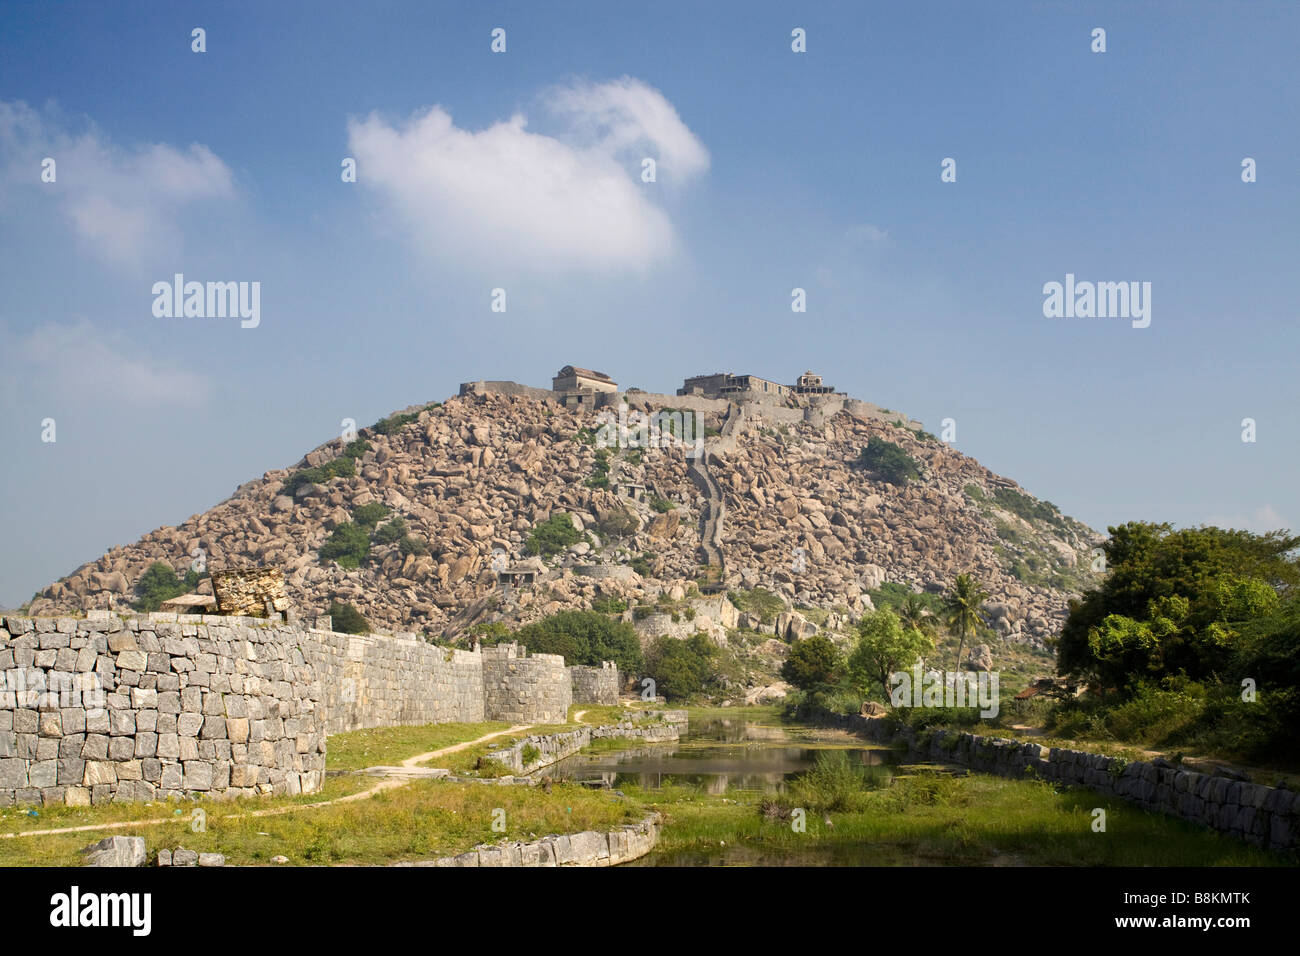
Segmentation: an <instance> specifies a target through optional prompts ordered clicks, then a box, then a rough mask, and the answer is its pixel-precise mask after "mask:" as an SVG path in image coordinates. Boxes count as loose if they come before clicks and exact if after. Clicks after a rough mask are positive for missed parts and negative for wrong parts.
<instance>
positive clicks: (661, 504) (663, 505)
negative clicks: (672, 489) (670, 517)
mask: <svg viewBox="0 0 1300 956" xmlns="http://www.w3.org/2000/svg"><path fill="white" fill-rule="evenodd" d="M650 507H651V508H652V509H653V510H655V511H657V512H659V514H664V513H666V512H669V511H672V510H673V509H674V508H676V507H677V506H676V505H675V504H673V503H672V502H671V501H669V500H668V499H667V498H660V497H659V496H658V495H655V496H654V497H653V498H651V499H650Z"/></svg>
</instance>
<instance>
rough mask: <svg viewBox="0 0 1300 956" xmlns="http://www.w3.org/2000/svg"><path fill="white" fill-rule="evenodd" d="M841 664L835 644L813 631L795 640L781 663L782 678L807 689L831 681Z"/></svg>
mask: <svg viewBox="0 0 1300 956" xmlns="http://www.w3.org/2000/svg"><path fill="white" fill-rule="evenodd" d="M843 663H844V662H843V659H842V657H841V655H840V652H839V651H838V650H836V649H835V645H834V644H832V643H831V642H830V641H829V640H828V639H827V638H826V637H824V636H823V635H821V634H814V635H813V636H812V637H807V638H804V639H803V640H802V641H795V643H794V646H793V647H791V648H790V654H789V656H787V657H786V659H785V662H784V663H783V664H782V665H781V677H782V678H783V679H784V680H786V681H788V682H789V683H791V684H793V685H794V686H795V687H798V688H800V689H801V690H810V689H812V688H814V687H822V686H827V685H830V684H834V683H835V682H836V680H837V679H838V676H839V671H840V669H841V667H842V666H843Z"/></svg>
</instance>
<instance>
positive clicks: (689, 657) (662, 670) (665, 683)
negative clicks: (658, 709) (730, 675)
mask: <svg viewBox="0 0 1300 956" xmlns="http://www.w3.org/2000/svg"><path fill="white" fill-rule="evenodd" d="M717 656H718V649H717V647H715V646H714V644H713V642H712V641H710V640H709V638H708V637H707V636H706V635H704V634H696V635H694V636H693V637H689V638H687V639H686V640H684V641H682V640H678V639H676V638H673V637H668V636H667V635H664V636H661V637H659V638H657V639H656V640H655V642H654V643H653V644H651V645H650V650H649V651H648V652H647V654H646V662H645V670H646V673H647V675H648V676H650V677H652V678H654V682H655V690H656V692H657V693H659V694H662V695H663V696H664V697H666V698H667V699H668V700H670V701H680V700H689V699H690V698H692V697H696V696H698V695H700V694H702V693H704V692H706V691H707V690H709V689H710V688H711V687H712V686H713V685H714V683H715V681H716V673H715V670H714V664H715V661H716V659H717Z"/></svg>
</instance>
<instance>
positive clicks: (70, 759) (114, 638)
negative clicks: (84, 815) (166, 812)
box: [0, 612, 325, 806]
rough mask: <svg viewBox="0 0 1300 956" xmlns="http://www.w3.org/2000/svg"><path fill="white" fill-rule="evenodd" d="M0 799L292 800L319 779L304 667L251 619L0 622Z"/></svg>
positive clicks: (313, 700) (108, 617) (308, 669)
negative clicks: (284, 797)
mask: <svg viewBox="0 0 1300 956" xmlns="http://www.w3.org/2000/svg"><path fill="white" fill-rule="evenodd" d="M0 674H2V675H3V684H2V685H0V687H2V688H3V689H2V690H0V805H6V806H7V805H12V804H14V803H44V804H67V805H70V806H86V805H90V804H95V805H99V804H104V803H108V802H110V801H129V800H155V799H165V798H166V797H170V796H177V797H192V796H197V795H199V794H211V795H216V794H225V795H230V796H238V795H253V794H258V793H274V794H295V793H302V792H308V791H312V790H316V789H318V788H319V787H320V785H321V780H322V778H323V776H324V771H325V730H324V723H323V720H322V713H321V709H320V702H321V687H320V683H319V682H318V680H317V675H316V670H315V668H314V667H312V665H311V664H310V663H309V662H308V660H307V659H306V657H305V656H304V654H303V653H302V651H301V650H300V648H299V647H298V646H297V644H296V643H294V642H292V641H286V640H285V639H284V637H283V633H282V631H281V630H279V629H276V628H273V627H266V626H265V622H260V621H256V620H254V619H251V618H202V617H200V616H198V615H185V616H178V615H176V614H150V615H145V616H143V617H139V618H128V619H125V620H124V619H122V618H120V617H118V616H116V615H113V614H109V613H107V612H102V613H98V614H97V613H95V612H92V614H91V617H90V618H89V619H85V620H79V619H76V618H70V617H63V618H35V619H32V618H22V617H6V618H5V619H4V622H3V626H2V627H0Z"/></svg>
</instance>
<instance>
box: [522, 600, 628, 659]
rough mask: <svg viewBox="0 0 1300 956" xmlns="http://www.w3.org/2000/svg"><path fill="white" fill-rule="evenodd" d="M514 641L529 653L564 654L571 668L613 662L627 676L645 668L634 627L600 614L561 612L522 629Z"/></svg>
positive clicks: (592, 612) (593, 612)
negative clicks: (575, 665)
mask: <svg viewBox="0 0 1300 956" xmlns="http://www.w3.org/2000/svg"><path fill="white" fill-rule="evenodd" d="M514 638H515V640H517V641H518V642H519V643H520V644H522V645H523V646H524V647H526V648H528V651H529V653H533V654H562V655H563V656H564V660H565V663H566V664H569V665H570V666H572V665H574V664H584V665H586V666H588V667H598V666H600V663H601V662H602V661H613V662H614V663H615V664H617V665H618V669H619V670H620V671H621V672H622V673H624V674H635V673H636V672H637V671H639V670H640V669H641V642H640V640H639V639H638V638H637V635H636V631H634V630H633V629H632V625H631V624H627V623H625V622H623V621H615V620H612V619H611V618H610V617H609V616H608V615H607V614H602V613H601V612H599V611H594V610H593V611H561V612H560V613H558V614H552V615H551V616H550V617H547V618H543V619H542V620H540V621H536V622H534V623H532V624H528V625H525V626H524V627H521V628H520V629H519V630H518V631H516V632H515V636H514Z"/></svg>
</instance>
